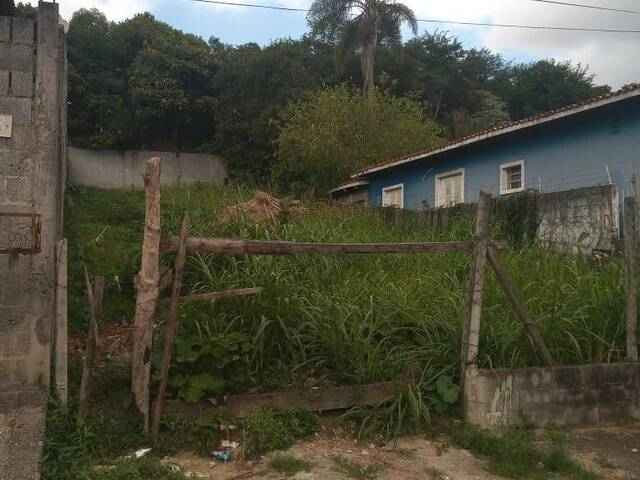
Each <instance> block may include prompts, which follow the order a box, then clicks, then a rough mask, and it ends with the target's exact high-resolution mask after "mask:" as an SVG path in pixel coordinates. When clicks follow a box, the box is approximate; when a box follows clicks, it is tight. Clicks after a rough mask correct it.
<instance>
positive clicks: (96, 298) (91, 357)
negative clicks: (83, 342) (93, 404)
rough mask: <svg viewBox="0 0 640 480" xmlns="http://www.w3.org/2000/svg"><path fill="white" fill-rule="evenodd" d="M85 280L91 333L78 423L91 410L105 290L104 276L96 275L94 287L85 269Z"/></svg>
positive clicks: (81, 383)
mask: <svg viewBox="0 0 640 480" xmlns="http://www.w3.org/2000/svg"><path fill="white" fill-rule="evenodd" d="M85 280H86V284H87V299H88V301H89V304H90V306H91V316H90V319H89V333H88V334H87V349H86V352H85V359H84V368H83V370H82V380H81V382H80V400H79V403H78V423H79V424H82V423H83V422H84V420H85V418H86V417H87V412H88V411H89V397H90V396H91V386H92V384H93V375H94V372H95V367H96V360H97V358H98V328H99V323H100V320H101V319H102V294H103V291H104V277H96V279H95V282H94V285H93V287H92V286H91V281H90V280H89V275H88V274H87V272H86V269H85Z"/></svg>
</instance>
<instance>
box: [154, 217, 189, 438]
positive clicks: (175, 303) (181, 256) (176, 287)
mask: <svg viewBox="0 0 640 480" xmlns="http://www.w3.org/2000/svg"><path fill="white" fill-rule="evenodd" d="M188 235H189V217H184V219H183V220H182V226H181V227H180V245H179V248H178V255H177V256H176V266H175V269H174V276H173V293H172V296H171V303H170V305H169V312H168V314H167V322H166V324H165V330H164V348H163V352H162V365H161V367H160V384H159V386H158V394H157V396H156V403H155V407H154V411H153V421H152V423H151V434H152V435H153V438H154V439H157V438H158V434H159V433H160V417H161V415H162V404H163V402H164V396H165V394H166V393H167V384H168V383H169V368H170V366H171V357H172V355H173V348H174V343H175V340H176V332H177V330H178V307H179V306H180V292H181V291H182V275H183V273H184V265H185V262H186V259H187V242H186V240H187V236H188Z"/></svg>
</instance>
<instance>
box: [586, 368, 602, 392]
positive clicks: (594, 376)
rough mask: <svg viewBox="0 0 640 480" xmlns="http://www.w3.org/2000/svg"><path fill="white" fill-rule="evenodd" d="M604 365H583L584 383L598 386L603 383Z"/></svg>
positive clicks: (589, 385)
mask: <svg viewBox="0 0 640 480" xmlns="http://www.w3.org/2000/svg"><path fill="white" fill-rule="evenodd" d="M602 371H603V365H600V364H595V365H584V366H583V367H582V375H583V378H584V385H585V386H586V387H595V388H597V387H598V386H599V385H600V384H601V383H602V378H603V373H602Z"/></svg>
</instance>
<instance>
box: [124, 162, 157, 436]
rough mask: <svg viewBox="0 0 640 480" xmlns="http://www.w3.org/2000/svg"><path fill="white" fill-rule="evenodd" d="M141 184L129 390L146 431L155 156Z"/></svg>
mask: <svg viewBox="0 0 640 480" xmlns="http://www.w3.org/2000/svg"><path fill="white" fill-rule="evenodd" d="M144 183H145V188H146V211H145V225H144V241H143V244H142V259H141V264H140V273H139V274H138V281H137V285H136V287H137V289H138V295H137V298H136V311H135V319H134V331H133V352H132V359H131V391H132V393H133V398H134V400H135V403H136V406H137V408H138V410H139V411H140V413H142V416H143V418H144V428H145V431H147V432H148V431H149V382H150V380H151V362H150V360H151V347H152V342H153V317H154V314H155V311H156V306H157V304H158V296H159V294H160V291H159V281H160V273H159V255H160V159H159V158H158V157H154V158H152V159H150V160H149V161H148V162H147V171H146V173H145V177H144Z"/></svg>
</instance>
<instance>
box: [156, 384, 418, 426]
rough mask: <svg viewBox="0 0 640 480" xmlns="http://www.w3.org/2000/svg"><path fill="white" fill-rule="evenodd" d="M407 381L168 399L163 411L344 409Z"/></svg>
mask: <svg viewBox="0 0 640 480" xmlns="http://www.w3.org/2000/svg"><path fill="white" fill-rule="evenodd" d="M406 389H407V383H406V382H386V383H374V384H370V385H362V386H357V387H335V388H320V389H314V390H308V391H293V392H279V393H262V394H254V395H232V396H229V397H227V399H226V402H225V403H224V404H222V405H213V404H211V403H204V402H203V403H196V404H193V403H184V402H178V401H165V402H164V406H163V408H162V411H163V413H180V414H184V415H196V416H197V415H206V414H208V413H211V412H212V411H215V410H217V409H220V408H224V409H225V410H226V411H228V412H229V413H230V414H231V415H233V416H234V417H237V418H243V417H246V416H247V415H249V414H251V413H253V412H255V411H258V410H260V409H262V408H265V407H266V408H279V409H285V408H296V409H300V410H307V411H313V412H316V411H317V412H322V411H330V410H342V409H345V408H349V407H352V406H367V405H377V404H378V403H381V402H384V401H385V400H389V399H391V398H393V397H396V396H398V395H400V394H401V393H403V392H404V391H406Z"/></svg>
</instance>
